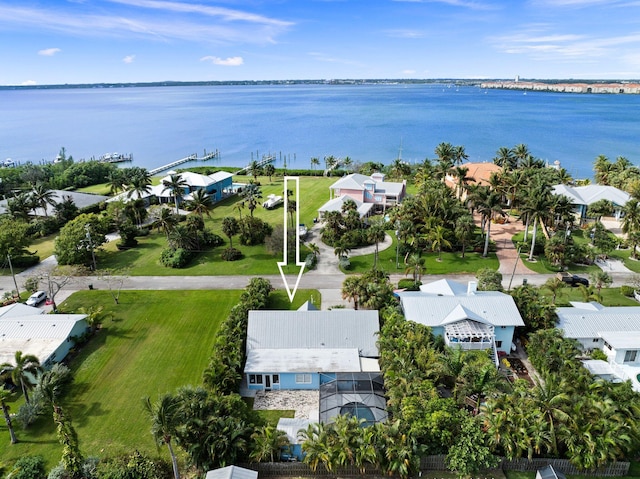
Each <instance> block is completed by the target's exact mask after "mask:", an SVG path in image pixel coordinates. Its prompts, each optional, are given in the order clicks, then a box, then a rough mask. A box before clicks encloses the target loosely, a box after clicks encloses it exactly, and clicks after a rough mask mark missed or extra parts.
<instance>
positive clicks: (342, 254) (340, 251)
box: [333, 243, 351, 259]
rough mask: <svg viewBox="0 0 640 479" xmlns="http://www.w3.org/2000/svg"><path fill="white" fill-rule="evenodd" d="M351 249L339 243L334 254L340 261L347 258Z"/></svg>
mask: <svg viewBox="0 0 640 479" xmlns="http://www.w3.org/2000/svg"><path fill="white" fill-rule="evenodd" d="M350 251H351V249H349V248H348V247H347V246H345V245H344V244H343V243H338V244H337V245H336V247H335V248H334V249H333V254H335V255H336V256H337V257H338V259H340V258H346V257H347V255H348V254H349V252H350Z"/></svg>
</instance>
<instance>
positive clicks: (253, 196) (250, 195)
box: [240, 183, 262, 218]
mask: <svg viewBox="0 0 640 479" xmlns="http://www.w3.org/2000/svg"><path fill="white" fill-rule="evenodd" d="M240 196H242V197H243V198H244V202H245V203H246V204H247V208H248V209H249V214H250V215H251V217H252V218H253V211H254V210H255V209H256V208H257V206H258V200H259V199H260V198H262V191H260V187H259V186H258V185H256V184H255V183H249V184H248V185H247V186H246V187H245V189H244V190H242V193H240Z"/></svg>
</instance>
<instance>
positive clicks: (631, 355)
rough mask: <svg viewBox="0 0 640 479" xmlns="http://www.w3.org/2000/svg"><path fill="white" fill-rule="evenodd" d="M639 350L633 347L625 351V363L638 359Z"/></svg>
mask: <svg viewBox="0 0 640 479" xmlns="http://www.w3.org/2000/svg"><path fill="white" fill-rule="evenodd" d="M637 354H638V351H637V350H635V349H631V350H629V351H627V352H626V353H624V362H625V363H634V362H635V361H636V356H637Z"/></svg>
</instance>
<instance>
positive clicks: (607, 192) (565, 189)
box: [553, 185, 631, 219]
mask: <svg viewBox="0 0 640 479" xmlns="http://www.w3.org/2000/svg"><path fill="white" fill-rule="evenodd" d="M553 194H554V195H563V196H566V197H567V198H569V200H571V203H572V204H573V206H574V208H575V212H576V214H578V215H579V216H580V218H581V219H584V218H586V217H587V209H588V208H589V205H591V204H593V203H595V202H596V201H600V200H608V201H611V203H613V207H614V216H615V217H616V219H620V215H621V213H622V208H623V207H624V205H626V204H627V201H629V198H631V196H630V195H629V193H627V192H625V191H622V190H620V189H618V188H615V187H613V186H605V185H585V186H568V185H555V186H554V187H553Z"/></svg>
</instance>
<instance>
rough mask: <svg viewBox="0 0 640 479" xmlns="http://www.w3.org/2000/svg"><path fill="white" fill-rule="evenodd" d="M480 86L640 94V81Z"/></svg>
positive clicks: (498, 83)
mask: <svg viewBox="0 0 640 479" xmlns="http://www.w3.org/2000/svg"><path fill="white" fill-rule="evenodd" d="M480 88H486V89H498V90H523V91H527V90H529V91H545V92H556V93H598V94H603V93H608V94H614V95H620V94H622V95H637V94H640V83H636V82H633V83H632V82H608V83H585V82H540V81H522V80H514V81H490V82H483V83H481V84H480Z"/></svg>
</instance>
